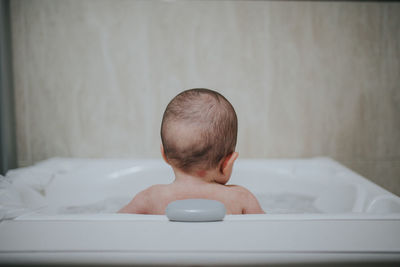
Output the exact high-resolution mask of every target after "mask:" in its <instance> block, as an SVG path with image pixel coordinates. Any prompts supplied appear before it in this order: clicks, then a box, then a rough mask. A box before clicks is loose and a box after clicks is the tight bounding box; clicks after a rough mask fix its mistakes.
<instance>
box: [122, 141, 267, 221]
mask: <svg viewBox="0 0 400 267" xmlns="http://www.w3.org/2000/svg"><path fill="white" fill-rule="evenodd" d="M161 154H162V155H163V158H164V160H165V161H166V162H167V163H168V164H170V163H169V162H168V160H167V158H166V157H165V154H164V151H163V148H162V147H161ZM237 157H238V153H237V152H234V153H232V154H230V155H228V156H226V157H225V158H224V159H223V160H222V161H221V163H220V165H219V166H218V167H217V168H216V169H213V170H207V171H205V170H201V171H198V172H196V173H194V174H187V173H184V172H182V171H180V170H179V169H177V168H175V167H174V166H172V165H171V164H170V165H171V167H172V168H173V170H174V173H175V181H174V182H173V183H171V184H160V185H153V186H151V187H149V188H147V189H146V190H144V191H142V192H140V193H138V194H137V195H136V196H135V197H134V198H133V199H132V201H131V202H130V203H128V205H126V206H125V207H123V208H122V209H121V210H120V211H119V213H138V214H165V208H166V207H167V205H168V204H169V203H170V202H172V201H175V200H181V199H188V198H204V199H213V200H218V201H220V202H222V203H223V204H224V205H225V208H226V210H227V214H257V213H265V212H264V211H263V210H262V208H261V206H260V204H259V203H258V201H257V199H256V198H255V196H254V195H253V194H252V193H251V192H250V191H249V190H247V189H246V188H244V187H241V186H237V185H225V184H226V183H227V182H228V180H229V178H230V176H231V174H232V168H233V164H234V162H235V160H236V159H237Z"/></svg>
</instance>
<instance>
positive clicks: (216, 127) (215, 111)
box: [161, 88, 238, 173]
mask: <svg viewBox="0 0 400 267" xmlns="http://www.w3.org/2000/svg"><path fill="white" fill-rule="evenodd" d="M237 127H238V122H237V116H236V112H235V109H234V108H233V106H232V105H231V103H229V101H228V100H227V99H226V98H225V97H224V96H223V95H221V94H220V93H218V92H215V91H213V90H210V89H205V88H194V89H189V90H186V91H183V92H181V93H180V94H178V95H177V96H175V97H174V98H173V99H172V100H171V102H169V104H168V106H167V108H166V109H165V112H164V116H163V119H162V123H161V140H162V145H163V148H164V153H165V156H166V157H167V159H168V161H170V162H171V163H172V164H173V165H174V166H176V167H177V168H179V169H181V170H182V171H184V172H188V173H190V172H192V171H194V170H208V169H212V168H215V167H217V166H218V164H219V163H220V161H221V160H222V159H223V158H224V157H225V156H227V155H229V154H230V153H233V152H234V151H235V147H236V140H237Z"/></svg>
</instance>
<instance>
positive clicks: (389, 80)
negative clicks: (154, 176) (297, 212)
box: [11, 0, 400, 195]
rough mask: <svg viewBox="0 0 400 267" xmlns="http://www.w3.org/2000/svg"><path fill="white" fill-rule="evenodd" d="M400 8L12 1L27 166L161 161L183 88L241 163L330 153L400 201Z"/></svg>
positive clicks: (22, 155)
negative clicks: (70, 160)
mask: <svg viewBox="0 0 400 267" xmlns="http://www.w3.org/2000/svg"><path fill="white" fill-rule="evenodd" d="M399 14H400V3H378V2H325V1H323V2H315V1H312V2H304V1H300V2H292V1H272V2H269V1H42V0H37V1H19V0H14V1H11V19H12V20H11V22H12V41H13V64H14V76H15V79H14V84H15V96H16V118H17V141H18V161H19V165H20V166H25V165H29V164H32V163H34V162H37V161H40V160H43V159H46V158H49V157H54V156H62V157H140V158H143V157H153V158H156V157H159V144H160V138H159V126H160V120H161V116H162V113H163V110H164V108H165V106H166V105H167V103H168V102H169V100H170V99H171V98H172V97H173V96H175V95H176V94H177V93H178V92H180V91H181V90H183V89H187V88H193V87H206V88H212V89H216V90H218V91H220V92H221V93H223V94H224V95H225V96H226V97H227V98H228V99H229V100H230V101H231V102H232V103H233V105H234V106H235V108H236V111H237V114H238V118H239V137H238V138H239V139H238V147H237V150H238V151H239V153H240V157H241V158H256V157H262V158H299V157H315V156H328V157H332V158H334V159H335V160H338V161H339V162H341V163H343V164H344V165H346V166H348V167H350V168H352V169H353V170H355V171H357V172H359V173H360V174H362V175H364V176H365V177H367V178H369V179H371V180H372V181H374V182H376V183H377V184H379V185H381V186H383V187H385V188H387V189H389V190H390V191H392V192H395V193H397V194H398V195H400V16H399Z"/></svg>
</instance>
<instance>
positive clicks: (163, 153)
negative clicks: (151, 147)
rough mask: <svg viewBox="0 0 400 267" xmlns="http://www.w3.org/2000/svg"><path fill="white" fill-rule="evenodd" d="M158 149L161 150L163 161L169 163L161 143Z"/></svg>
mask: <svg viewBox="0 0 400 267" xmlns="http://www.w3.org/2000/svg"><path fill="white" fill-rule="evenodd" d="M160 151H161V156H162V157H163V159H164V161H165V162H166V163H167V164H169V162H168V159H167V156H166V155H165V152H164V146H163V144H162V143H161V144H160Z"/></svg>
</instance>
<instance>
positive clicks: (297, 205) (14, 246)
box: [0, 158, 400, 265]
mask: <svg viewBox="0 0 400 267" xmlns="http://www.w3.org/2000/svg"><path fill="white" fill-rule="evenodd" d="M172 180H173V174H172V171H171V170H170V168H169V166H167V165H166V164H165V163H163V162H162V161H161V160H84V159H62V158H55V159H50V160H47V161H44V162H41V163H39V164H36V165H34V166H32V167H28V168H21V169H17V170H13V171H10V172H9V173H8V174H7V176H6V177H5V178H4V177H2V180H1V183H0V217H1V218H2V221H1V223H0V263H3V264H9V263H17V264H27V263H36V264H49V263H50V264H57V263H63V264H86V263H90V264H96V265H98V264H110V265H116V264H156V265H158V264H195V265H207V264H210V265H216V264H226V265H232V264H239V265H241V264H268V263H272V264H274V263H275V264H293V263H303V264H304V263H306V264H307V263H349V262H369V263H379V262H385V263H389V264H391V263H392V264H393V265H395V264H398V263H399V262H400V199H399V198H398V197H397V196H395V195H394V194H392V193H390V192H388V191H386V190H384V189H382V188H380V187H378V186H377V185H375V184H373V183H371V182H369V181H368V180H366V179H365V178H363V177H361V176H359V175H358V174H356V173H354V172H352V171H350V170H349V169H347V168H345V167H343V166H342V165H340V164H339V163H337V162H335V161H333V160H331V159H328V158H314V159H302V160H243V159H242V160H239V161H238V162H237V164H236V165H235V170H234V175H233V176H232V178H231V180H230V183H232V184H240V185H243V186H245V187H247V188H248V189H249V190H251V191H252V192H253V193H254V194H255V195H256V196H257V198H258V199H259V201H260V204H261V205H262V207H263V208H264V210H265V211H266V212H267V214H265V215H227V216H226V217H225V219H224V221H222V222H207V223H182V222H170V221H168V219H167V218H166V216H161V215H134V214H132V215H131V214H115V212H116V211H117V210H118V209H119V208H121V207H122V205H124V204H126V203H127V202H128V201H129V200H130V199H131V198H132V197H133V196H134V195H135V194H136V193H137V192H138V191H140V190H142V189H144V188H146V187H148V186H150V185H152V184H156V183H169V182H171V181H172Z"/></svg>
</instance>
